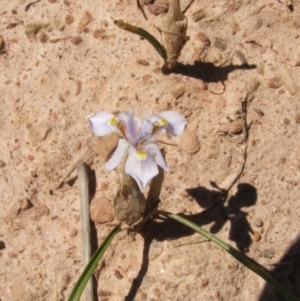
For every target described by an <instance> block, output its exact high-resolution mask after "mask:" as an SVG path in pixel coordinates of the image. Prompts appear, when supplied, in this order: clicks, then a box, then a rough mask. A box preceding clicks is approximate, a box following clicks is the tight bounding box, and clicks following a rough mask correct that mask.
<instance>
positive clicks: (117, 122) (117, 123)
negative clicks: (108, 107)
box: [108, 116, 125, 135]
mask: <svg viewBox="0 0 300 301" xmlns="http://www.w3.org/2000/svg"><path fill="white" fill-rule="evenodd" d="M108 124H109V125H110V126H115V127H117V128H118V129H119V130H120V131H121V132H122V134H123V135H125V128H124V126H123V124H122V123H121V122H120V120H119V119H118V118H117V117H116V116H113V117H112V118H111V119H110V120H109V121H108Z"/></svg>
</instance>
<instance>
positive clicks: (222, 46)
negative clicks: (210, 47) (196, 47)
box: [214, 38, 227, 51]
mask: <svg viewBox="0 0 300 301" xmlns="http://www.w3.org/2000/svg"><path fill="white" fill-rule="evenodd" d="M214 46H215V47H216V48H218V49H220V50H223V51H225V50H226V49H227V43H226V42H225V40H223V39H221V38H215V41H214Z"/></svg>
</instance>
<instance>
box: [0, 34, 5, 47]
mask: <svg viewBox="0 0 300 301" xmlns="http://www.w3.org/2000/svg"><path fill="white" fill-rule="evenodd" d="M4 48H5V43H4V40H3V37H2V36H0V50H3V49H4Z"/></svg>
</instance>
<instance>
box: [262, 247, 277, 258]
mask: <svg viewBox="0 0 300 301" xmlns="http://www.w3.org/2000/svg"><path fill="white" fill-rule="evenodd" d="M274 254H275V250H274V249H273V248H271V249H266V250H264V251H263V252H262V256H263V257H265V258H268V259H271V258H273V256H274Z"/></svg>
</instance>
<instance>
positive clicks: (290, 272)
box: [258, 237, 300, 301]
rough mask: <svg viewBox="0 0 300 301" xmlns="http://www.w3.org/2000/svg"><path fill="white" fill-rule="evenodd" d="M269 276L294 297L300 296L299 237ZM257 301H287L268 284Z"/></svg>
mask: <svg viewBox="0 0 300 301" xmlns="http://www.w3.org/2000/svg"><path fill="white" fill-rule="evenodd" d="M270 274H271V276H272V277H273V278H274V279H275V280H277V281H278V282H279V283H280V284H282V285H283V286H284V287H286V288H287V289H288V290H289V291H290V292H291V293H293V294H294V295H295V296H300V237H298V239H297V240H296V241H295V242H294V243H293V244H292V245H291V247H290V248H289V249H288V250H287V252H286V253H285V255H284V256H283V257H282V258H281V260H280V261H279V262H278V263H276V264H275V268H274V269H273V270H272V271H271V272H270ZM258 300H259V301H287V299H286V298H285V297H283V296H282V295H281V294H279V293H278V292H277V291H275V290H274V289H273V288H272V287H271V286H270V285H269V284H266V285H265V288H264V290H263V292H262V294H261V295H260V298H259V299H258Z"/></svg>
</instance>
